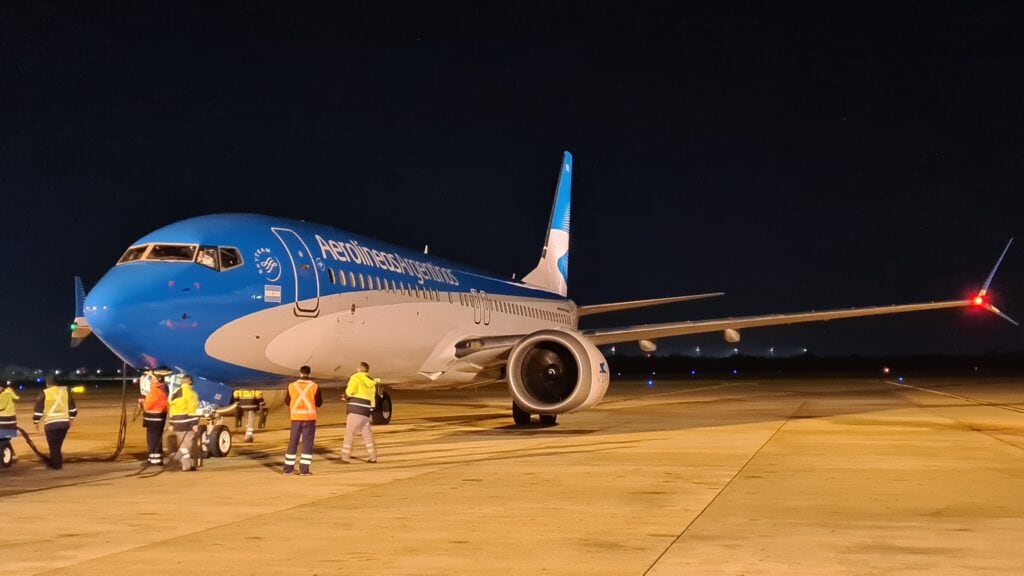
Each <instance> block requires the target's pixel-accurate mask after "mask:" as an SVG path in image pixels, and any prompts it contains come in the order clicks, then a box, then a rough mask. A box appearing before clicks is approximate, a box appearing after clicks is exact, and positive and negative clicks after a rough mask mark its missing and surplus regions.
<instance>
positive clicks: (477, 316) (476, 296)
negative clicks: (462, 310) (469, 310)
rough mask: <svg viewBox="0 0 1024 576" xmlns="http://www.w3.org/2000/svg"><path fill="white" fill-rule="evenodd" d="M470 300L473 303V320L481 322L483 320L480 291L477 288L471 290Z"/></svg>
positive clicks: (477, 322)
mask: <svg viewBox="0 0 1024 576" xmlns="http://www.w3.org/2000/svg"><path fill="white" fill-rule="evenodd" d="M469 302H470V304H472V305H473V322H474V323H476V324H479V323H480V320H481V310H480V293H479V292H477V291H476V288H471V289H470V290H469Z"/></svg>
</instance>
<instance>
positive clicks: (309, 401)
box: [284, 366, 324, 476]
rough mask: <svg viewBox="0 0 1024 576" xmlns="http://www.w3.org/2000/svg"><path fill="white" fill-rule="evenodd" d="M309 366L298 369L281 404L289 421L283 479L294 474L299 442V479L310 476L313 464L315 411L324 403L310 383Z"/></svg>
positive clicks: (314, 385)
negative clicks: (310, 467)
mask: <svg viewBox="0 0 1024 576" xmlns="http://www.w3.org/2000/svg"><path fill="white" fill-rule="evenodd" d="M309 372H310V370H309V366H303V367H301V368H299V379H298V380H296V381H295V382H292V383H291V384H289V385H288V393H287V394H285V397H284V402H285V404H287V405H288V412H289V414H290V415H291V419H292V428H291V433H290V434H289V435H288V451H287V452H285V455H284V475H285V476H290V475H291V474H292V472H294V471H295V451H296V449H298V446H299V440H300V439H301V440H302V454H301V455H300V457H299V475H300V476H309V475H311V474H312V472H310V471H309V466H310V464H312V463H313V440H314V438H316V409H317V407H318V406H320V405H322V404H323V403H324V398H323V396H322V395H321V394H320V387H319V386H317V384H316V382H313V381H312V380H310V379H309Z"/></svg>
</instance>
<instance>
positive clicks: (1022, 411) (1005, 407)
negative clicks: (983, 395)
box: [884, 380, 1024, 451]
mask: <svg viewBox="0 0 1024 576" xmlns="http://www.w3.org/2000/svg"><path fill="white" fill-rule="evenodd" d="M884 382H885V383H886V384H892V385H893V386H902V387H903V388H910V389H912V390H918V391H920V392H930V393H932V394H938V395H940V396H949V397H950V398H956V399H957V400H963V401H965V402H971V403H973V404H977V405H979V406H987V407H989V408H999V409H1001V410H1006V411H1008V412H1016V413H1018V414H1024V409H1021V408H1019V407H1017V406H1010V405H1008V404H999V403H997V402H989V401H987V400H978V399H976V398H969V397H967V396H960V395H959V394H953V393H951V392H942V391H939V390H932V389H930V388H922V387H920V386H911V385H909V384H904V383H902V382H892V381H889V380H884ZM929 412H931V413H932V414H935V411H934V410H929ZM936 416H940V417H941V418H945V419H946V420H951V421H953V422H956V423H957V424H960V425H962V426H965V427H966V428H967V429H968V430H970V431H972V432H977V433H978V434H984V435H985V436H988V437H989V438H991V439H993V440H996V441H997V442H1001V443H1003V444H1006V445H1007V446H1010V447H1012V448H1016V449H1017V450H1021V451H1024V446H1018V445H1017V444H1014V443H1013V442H1010V441H1008V440H1006V439H1004V438H1000V437H999V436H996V435H994V434H991V433H989V432H987V431H985V430H982V429H980V428H976V427H974V426H971V425H970V424H968V423H967V422H964V421H963V420H957V419H956V418H950V417H949V416H946V415H944V414H941V415H940V414H936Z"/></svg>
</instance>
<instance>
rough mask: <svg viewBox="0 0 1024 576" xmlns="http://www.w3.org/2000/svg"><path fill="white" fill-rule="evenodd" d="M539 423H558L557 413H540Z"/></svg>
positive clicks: (551, 424)
mask: <svg viewBox="0 0 1024 576" xmlns="http://www.w3.org/2000/svg"><path fill="white" fill-rule="evenodd" d="M540 423H541V424H542V425H544V426H554V425H555V424H558V415H557V414H541V415H540Z"/></svg>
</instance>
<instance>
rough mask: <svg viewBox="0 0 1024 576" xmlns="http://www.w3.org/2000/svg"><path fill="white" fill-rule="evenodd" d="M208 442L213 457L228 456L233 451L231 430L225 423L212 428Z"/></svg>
mask: <svg viewBox="0 0 1024 576" xmlns="http://www.w3.org/2000/svg"><path fill="white" fill-rule="evenodd" d="M207 443H208V444H207V446H208V449H209V452H210V456H211V457H213V458H222V457H224V456H227V455H228V453H230V452H231V430H228V427H227V426H225V425H223V424H218V425H216V426H214V427H213V429H212V430H210V435H209V437H208V438H207Z"/></svg>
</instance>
